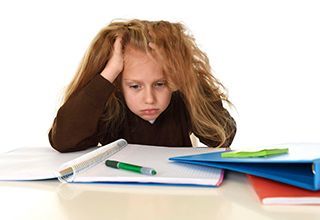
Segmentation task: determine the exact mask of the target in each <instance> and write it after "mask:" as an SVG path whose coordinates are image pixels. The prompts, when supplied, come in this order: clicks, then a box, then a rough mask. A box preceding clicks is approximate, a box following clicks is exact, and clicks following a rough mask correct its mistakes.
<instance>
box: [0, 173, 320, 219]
mask: <svg viewBox="0 0 320 220" xmlns="http://www.w3.org/2000/svg"><path fill="white" fill-rule="evenodd" d="M0 207H1V212H0V216H1V219H10V220H16V219H23V220H29V219H30V220H31V219H32V220H43V219H46V220H49V219H52V220H53V219H54V220H65V219H68V220H73V219H74V220H82V219H94V220H99V219H103V220H106V219H110V220H115V219H139V220H142V219H148V220H150V219H152V220H157V219H159V220H160V219H161V220H163V219H166V220H167V219H172V220H180V219H181V220H188V219H192V220H198V219H199V220H206V219H210V220H212V219H219V220H223V219H237V220H241V219H246V220H248V219H254V220H257V219H259V220H264V219H272V220H274V219H281V220H283V219H290V220H295V219H296V220H313V219H314V220H316V219H317V220H319V219H320V206H263V205H261V204H260V202H259V200H258V198H257V197H256V195H255V193H254V191H253V189H252V188H251V186H250V185H249V184H248V181H247V179H246V177H245V176H244V175H243V174H239V173H230V172H229V173H227V175H226V178H225V180H224V182H223V184H222V185H221V186H220V187H218V188H203V187H176V186H152V185H121V184H60V183H59V182H58V181H56V180H50V181H34V182H30V181H28V182H0Z"/></svg>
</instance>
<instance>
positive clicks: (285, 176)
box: [169, 144, 320, 191]
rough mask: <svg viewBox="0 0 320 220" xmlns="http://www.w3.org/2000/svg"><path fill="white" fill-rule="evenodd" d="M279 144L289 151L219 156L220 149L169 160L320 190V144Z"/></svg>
mask: <svg viewBox="0 0 320 220" xmlns="http://www.w3.org/2000/svg"><path fill="white" fill-rule="evenodd" d="M278 146H280V145H278ZM281 146H283V147H288V148H289V152H288V154H284V155H278V156H273V157H265V158H222V157H221V153H222V152H215V153H205V154H196V155H189V156H178V157H171V158H169V159H170V160H172V161H176V162H182V163H190V164H198V165H203V166H209V167H216V168H222V169H227V170H232V171H237V172H242V173H247V174H252V175H255V176H260V177H264V178H268V179H272V180H275V181H278V182H282V183H287V184H290V185H294V186H297V187H301V188H304V189H308V190H314V191H316V190H320V144H290V145H281Z"/></svg>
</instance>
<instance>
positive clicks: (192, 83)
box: [64, 19, 234, 146]
mask: <svg viewBox="0 0 320 220" xmlns="http://www.w3.org/2000/svg"><path fill="white" fill-rule="evenodd" d="M118 36H119V37H121V38H122V44H123V47H124V48H125V47H126V45H128V44H130V45H131V46H133V47H134V48H136V49H139V50H141V51H143V52H146V53H149V54H151V55H152V56H153V57H154V58H156V59H158V60H161V64H162V67H163V72H164V76H165V78H166V80H167V82H168V86H169V88H170V89H171V90H172V91H175V90H178V91H179V92H180V93H181V94H182V97H183V100H184V103H185V105H186V108H187V110H188V112H189V116H190V121H191V126H192V130H193V132H194V133H195V134H196V135H200V136H202V137H204V138H206V139H208V140H212V141H215V142H217V143H220V145H219V146H222V145H223V144H224V143H225V142H226V140H227V139H228V138H229V137H230V136H231V135H232V133H233V132H234V131H233V130H232V129H233V127H234V126H233V123H234V121H233V120H232V119H230V117H229V115H228V113H227V112H226V111H225V110H224V108H223V107H222V106H221V101H224V102H227V103H230V102H229V100H228V98H227V96H226V95H225V93H224V92H225V88H224V87H223V85H222V84H221V83H220V82H219V81H218V80H217V79H216V78H215V77H214V76H213V75H212V72H211V68H210V65H209V60H208V57H207V56H206V54H205V53H204V52H202V51H201V50H200V49H199V48H198V46H197V45H196V42H195V39H194V38H193V37H192V35H191V34H189V33H188V30H187V29H186V28H185V26H184V25H183V24H181V23H172V22H168V21H145V20H137V19H134V20H115V21H112V22H111V23H110V24H108V25H107V26H106V27H104V28H103V29H102V30H101V31H100V32H99V33H98V34H97V36H96V37H95V38H94V39H93V41H92V43H91V45H90V46H89V48H88V50H87V52H86V54H85V56H84V57H83V59H82V61H81V63H80V66H79V68H78V70H77V72H76V74H75V77H74V78H73V80H72V81H71V83H70V84H69V86H68V87H67V90H66V93H65V96H64V102H66V101H67V100H68V99H69V98H70V97H71V96H72V95H73V94H74V93H77V92H78V91H79V90H80V89H81V88H83V87H84V86H85V85H86V84H87V83H88V82H89V81H90V80H91V79H92V78H93V77H94V76H96V75H97V74H100V73H101V72H102V70H103V69H104V67H105V66H106V64H107V62H108V60H109V59H110V58H111V55H112V52H113V44H114V42H115V40H116V38H117V37H118ZM149 42H152V43H154V44H155V45H156V46H157V48H159V49H158V51H157V52H156V53H155V52H154V51H153V50H152V49H151V48H150V47H149ZM120 75H121V74H120ZM120 75H119V77H118V78H117V79H116V80H115V82H114V83H115V85H116V86H118V87H119V86H120V83H119V78H120ZM119 89H120V87H119ZM122 105H123V103H122V102H121V100H119V98H118V96H117V95H116V94H115V93H114V94H112V95H111V97H110V99H109V100H108V101H107V103H106V109H105V114H104V115H103V117H102V119H103V120H104V121H106V122H107V125H108V126H110V128H111V130H115V129H117V126H119V124H121V123H119V122H121V121H122V120H123V119H124V112H123V106H122Z"/></svg>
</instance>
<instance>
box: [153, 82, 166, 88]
mask: <svg viewBox="0 0 320 220" xmlns="http://www.w3.org/2000/svg"><path fill="white" fill-rule="evenodd" d="M165 85H166V82H164V81H160V82H156V83H155V87H159V88H161V87H164V86H165Z"/></svg>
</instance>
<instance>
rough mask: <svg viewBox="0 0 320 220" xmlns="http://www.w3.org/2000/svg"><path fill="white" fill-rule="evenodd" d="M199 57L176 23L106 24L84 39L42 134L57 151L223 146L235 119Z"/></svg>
mask: <svg viewBox="0 0 320 220" xmlns="http://www.w3.org/2000/svg"><path fill="white" fill-rule="evenodd" d="M221 89H223V86H222V85H221V83H219V82H218V81H217V80H216V79H215V78H214V77H213V76H212V74H211V72H210V66H209V61H208V58H207V56H206V55H205V54H204V53H203V52H202V51H201V50H200V49H199V48H198V47H197V45H196V43H195V40H194V39H193V38H192V37H191V36H190V35H188V34H187V33H186V29H185V28H184V26H183V25H182V24H180V23H170V22H167V21H144V20H130V21H114V22H111V23H110V24H109V25H108V26H106V27H105V28H104V29H102V30H101V31H100V32H99V33H98V35H97V36H96V37H95V39H94V40H93V41H92V43H91V45H90V47H89V49H88V51H87V53H86V54H85V56H84V58H83V60H82V62H81V64H80V67H79V69H78V71H77V73H76V75H75V77H74V79H73V80H72V82H71V83H70V85H69V87H68V88H67V90H66V93H65V97H64V104H63V105H62V106H61V108H60V109H59V111H58V113H57V116H56V118H55V120H54V122H53V125H52V128H51V130H50V132H49V140H50V143H51V145H52V147H53V148H54V149H56V150H58V151H60V152H71V151H79V150H84V149H87V148H89V147H92V146H97V145H98V144H99V143H100V144H102V145H105V144H107V143H110V142H112V141H115V140H117V139H119V138H124V139H126V140H127V141H128V142H129V143H131V144H144V145H155V146H191V141H190V134H191V133H194V134H195V135H196V136H197V137H198V138H199V139H200V141H201V142H203V143H205V144H206V145H208V146H210V147H219V146H223V147H227V146H229V145H230V144H231V142H232V140H233V138H234V135H235V132H236V124H235V121H234V120H233V118H232V117H231V116H230V114H229V113H228V111H227V110H226V109H225V108H224V107H223V105H222V102H223V101H225V102H227V103H228V102H229V101H228V99H227V97H226V96H225V95H224V94H223V92H222V91H221Z"/></svg>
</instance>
